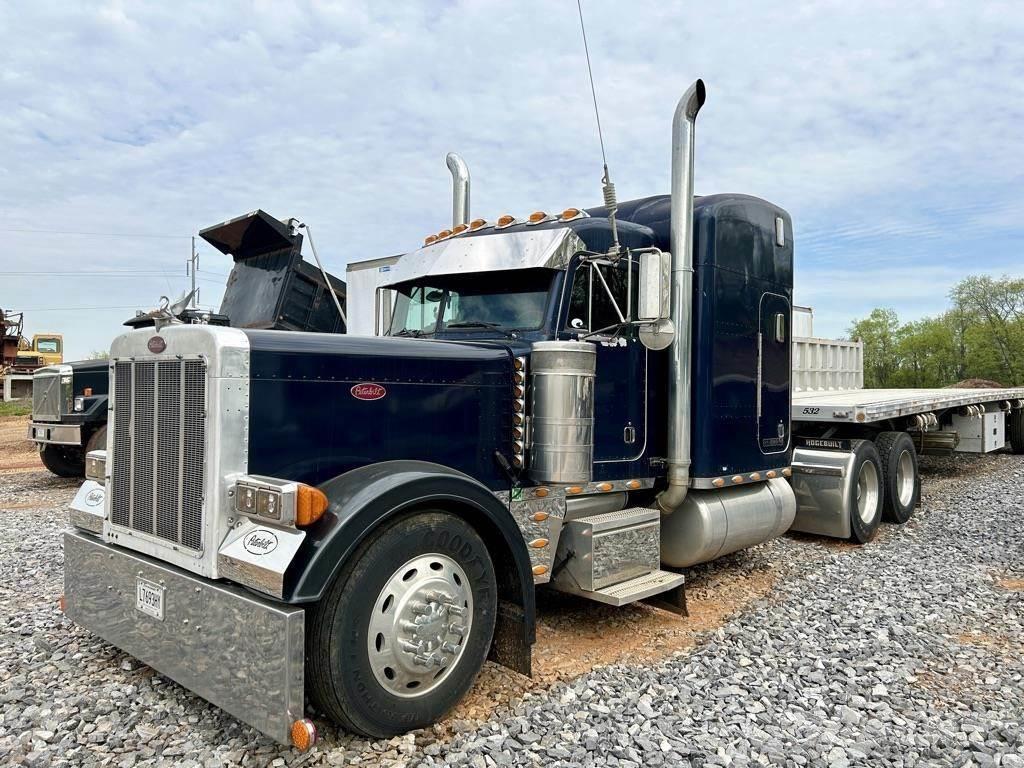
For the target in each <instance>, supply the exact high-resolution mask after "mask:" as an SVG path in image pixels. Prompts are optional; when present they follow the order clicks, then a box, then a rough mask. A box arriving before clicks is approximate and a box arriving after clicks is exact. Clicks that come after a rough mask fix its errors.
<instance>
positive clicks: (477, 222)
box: [469, 219, 489, 232]
mask: <svg viewBox="0 0 1024 768" xmlns="http://www.w3.org/2000/svg"><path fill="white" fill-rule="evenodd" d="M486 226H489V225H488V223H487V219H473V220H472V221H471V222H469V231H470V232H475V231H476V230H478V229H483V228H484V227H486Z"/></svg>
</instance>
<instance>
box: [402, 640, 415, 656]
mask: <svg viewBox="0 0 1024 768" xmlns="http://www.w3.org/2000/svg"><path fill="white" fill-rule="evenodd" d="M398 647H399V648H401V649H402V650H403V651H405V652H406V653H419V652H420V647H419V646H418V645H416V644H415V643H410V642H409V641H408V640H399V641H398Z"/></svg>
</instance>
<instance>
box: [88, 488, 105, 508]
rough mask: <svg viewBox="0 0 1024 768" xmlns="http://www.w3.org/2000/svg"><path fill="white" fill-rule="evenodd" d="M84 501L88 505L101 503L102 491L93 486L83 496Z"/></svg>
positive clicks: (94, 505)
mask: <svg viewBox="0 0 1024 768" xmlns="http://www.w3.org/2000/svg"><path fill="white" fill-rule="evenodd" d="M85 503H86V504H88V505H89V506H90V507H96V506H99V505H100V504H102V503H103V491H102V490H101V489H99V488H93V489H92V490H91V491H89V493H88V494H86V496H85Z"/></svg>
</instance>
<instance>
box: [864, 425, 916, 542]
mask: <svg viewBox="0 0 1024 768" xmlns="http://www.w3.org/2000/svg"><path fill="white" fill-rule="evenodd" d="M875 448H877V449H878V456H879V458H880V459H881V461H882V479H883V483H882V484H883V486H884V487H885V504H884V506H883V508H882V516H883V517H884V518H885V519H886V520H889V521H891V522H894V523H899V524H900V525H902V524H903V523H905V522H907V520H909V519H910V518H911V516H912V515H913V514H914V510H915V509H917V503H918V501H920V498H921V484H920V482H919V480H918V471H917V451H916V450H914V441H913V440H911V439H910V435H908V434H907V433H906V432H882V433H881V434H880V435H879V436H878V437H877V438H876V439H875Z"/></svg>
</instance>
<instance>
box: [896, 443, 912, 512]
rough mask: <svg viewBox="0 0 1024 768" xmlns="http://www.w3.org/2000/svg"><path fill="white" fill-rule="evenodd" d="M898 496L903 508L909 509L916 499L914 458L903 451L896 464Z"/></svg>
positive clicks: (908, 452)
mask: <svg viewBox="0 0 1024 768" xmlns="http://www.w3.org/2000/svg"><path fill="white" fill-rule="evenodd" d="M896 496H897V498H898V499H899V500H900V506H901V507H909V506H910V500H911V499H913V498H914V457H913V456H911V455H910V451H907V450H905V451H903V452H902V453H901V454H900V458H899V461H898V462H896Z"/></svg>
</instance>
